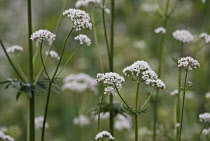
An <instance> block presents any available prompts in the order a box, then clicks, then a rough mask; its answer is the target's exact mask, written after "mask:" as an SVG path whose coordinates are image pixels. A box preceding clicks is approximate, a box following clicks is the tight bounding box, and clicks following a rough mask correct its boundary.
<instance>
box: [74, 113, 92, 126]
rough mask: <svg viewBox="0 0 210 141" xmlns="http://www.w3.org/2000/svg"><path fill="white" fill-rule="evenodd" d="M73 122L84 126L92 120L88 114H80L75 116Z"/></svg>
mask: <svg viewBox="0 0 210 141" xmlns="http://www.w3.org/2000/svg"><path fill="white" fill-rule="evenodd" d="M73 123H74V124H75V125H79V126H80V127H84V126H86V125H89V124H90V120H89V118H88V117H87V116H86V115H80V116H79V117H76V118H74V121H73Z"/></svg>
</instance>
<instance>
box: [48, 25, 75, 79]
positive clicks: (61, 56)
mask: <svg viewBox="0 0 210 141" xmlns="http://www.w3.org/2000/svg"><path fill="white" fill-rule="evenodd" d="M73 29H74V28H72V29H71V30H70V31H69V33H68V35H67V36H66V39H65V41H64V44H63V47H62V51H61V55H60V60H59V61H58V65H57V67H56V69H55V72H54V75H53V77H52V79H54V78H55V76H56V74H57V71H58V68H59V66H60V63H61V60H62V58H63V53H64V50H65V47H66V43H67V40H68V38H69V36H70V35H71V33H72V31H73Z"/></svg>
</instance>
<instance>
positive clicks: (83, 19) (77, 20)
mask: <svg viewBox="0 0 210 141" xmlns="http://www.w3.org/2000/svg"><path fill="white" fill-rule="evenodd" d="M63 15H65V16H67V17H69V18H70V19H71V21H72V22H73V27H74V28H75V29H76V31H78V30H81V29H86V28H87V29H90V30H91V29H92V24H91V23H90V16H89V14H88V13H86V12H85V11H83V10H80V9H71V8H70V9H69V10H65V11H64V12H63Z"/></svg>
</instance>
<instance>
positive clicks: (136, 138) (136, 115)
mask: <svg viewBox="0 0 210 141" xmlns="http://www.w3.org/2000/svg"><path fill="white" fill-rule="evenodd" d="M139 86H140V82H137V88H136V104H135V107H136V108H135V110H136V112H137V111H138V95H139ZM135 141H138V114H135Z"/></svg>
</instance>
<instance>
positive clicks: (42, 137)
mask: <svg viewBox="0 0 210 141" xmlns="http://www.w3.org/2000/svg"><path fill="white" fill-rule="evenodd" d="M51 87H52V81H50V83H49V87H48V93H47V102H46V107H45V113H44V121H43V126H42V136H41V141H44V135H45V125H46V120H47V112H48V106H49V101H50V92H51Z"/></svg>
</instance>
